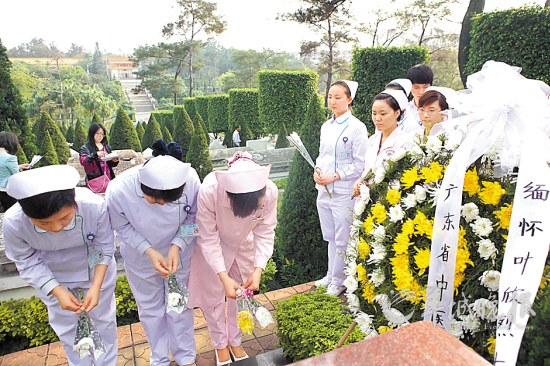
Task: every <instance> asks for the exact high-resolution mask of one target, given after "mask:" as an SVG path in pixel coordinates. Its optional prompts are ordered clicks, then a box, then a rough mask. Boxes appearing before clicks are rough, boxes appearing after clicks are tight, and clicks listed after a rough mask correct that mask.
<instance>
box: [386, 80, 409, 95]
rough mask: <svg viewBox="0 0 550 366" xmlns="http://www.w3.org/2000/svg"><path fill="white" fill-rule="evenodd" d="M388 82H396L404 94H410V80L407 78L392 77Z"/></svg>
mask: <svg viewBox="0 0 550 366" xmlns="http://www.w3.org/2000/svg"><path fill="white" fill-rule="evenodd" d="M390 84H398V85H399V86H401V87H402V88H403V90H405V95H406V96H407V97H408V96H409V94H411V90H412V82H411V81H410V80H409V79H393V80H392V81H390Z"/></svg>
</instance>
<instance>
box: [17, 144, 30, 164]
mask: <svg viewBox="0 0 550 366" xmlns="http://www.w3.org/2000/svg"><path fill="white" fill-rule="evenodd" d="M16 156H17V164H26V163H28V162H29V160H28V159H27V155H25V151H23V148H22V147H21V144H20V143H17V154H16Z"/></svg>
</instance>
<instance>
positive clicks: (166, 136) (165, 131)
mask: <svg viewBox="0 0 550 366" xmlns="http://www.w3.org/2000/svg"><path fill="white" fill-rule="evenodd" d="M162 138H163V139H164V141H166V143H169V142H171V141H173V138H172V134H171V133H170V131H168V128H166V126H162Z"/></svg>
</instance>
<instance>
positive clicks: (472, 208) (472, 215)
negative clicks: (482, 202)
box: [462, 202, 479, 222]
mask: <svg viewBox="0 0 550 366" xmlns="http://www.w3.org/2000/svg"><path fill="white" fill-rule="evenodd" d="M478 215H479V208H478V207H477V206H476V204H475V203H473V202H470V203H467V204H465V205H464V206H462V217H464V219H465V220H466V222H472V221H474V220H475V219H476V218H477V216H478Z"/></svg>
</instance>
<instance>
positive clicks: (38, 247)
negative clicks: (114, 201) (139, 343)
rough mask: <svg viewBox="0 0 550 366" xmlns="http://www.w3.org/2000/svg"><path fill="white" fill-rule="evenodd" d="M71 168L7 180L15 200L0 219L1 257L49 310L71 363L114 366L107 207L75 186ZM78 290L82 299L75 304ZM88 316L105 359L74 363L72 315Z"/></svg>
mask: <svg viewBox="0 0 550 366" xmlns="http://www.w3.org/2000/svg"><path fill="white" fill-rule="evenodd" d="M79 180H80V175H79V174H78V172H77V171H76V169H74V168H72V167H70V166H68V165H52V166H47V167H43V168H38V169H32V170H28V171H24V172H22V173H17V174H15V175H13V176H11V177H10V179H9V181H8V186H7V192H8V194H9V195H10V196H12V197H14V198H15V199H17V201H18V203H16V204H15V205H13V206H12V207H11V208H10V209H9V210H8V211H6V213H5V214H4V225H3V231H4V241H5V245H6V255H7V256H8V258H10V259H11V260H12V261H14V262H15V265H16V266H17V270H18V271H19V274H20V276H21V278H22V279H23V280H25V281H26V282H28V283H29V284H31V285H32V286H33V287H34V288H35V289H36V293H37V295H38V297H40V299H41V300H42V301H43V302H44V303H45V304H46V306H47V308H48V317H49V321H50V325H51V326H52V328H53V330H54V331H55V333H56V334H57V336H58V337H59V340H60V341H61V344H62V345H63V348H64V349H65V353H66V355H67V361H68V362H69V365H115V364H116V362H117V353H118V344H117V326H116V303H115V295H114V291H115V283H116V264H115V260H114V258H113V255H114V252H115V245H114V237H113V231H112V229H111V225H110V223H109V216H108V214H107V209H106V207H105V202H104V201H103V199H102V198H101V197H100V196H97V195H95V194H93V193H92V192H91V191H90V190H88V189H86V188H75V187H76V185H77V184H78V182H79ZM79 290H80V291H82V295H83V296H84V298H83V299H79ZM83 310H86V311H87V312H88V314H89V316H90V318H91V319H92V320H93V322H94V323H95V325H96V327H97V329H98V331H99V333H100V334H101V337H102V339H103V343H104V345H105V350H106V353H105V354H103V355H101V356H100V357H98V359H97V360H96V359H93V358H92V356H86V357H85V358H83V359H80V357H79V354H78V353H76V352H74V351H73V343H74V339H75V334H76V325H77V320H78V314H79V313H80V312H81V311H83Z"/></svg>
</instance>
